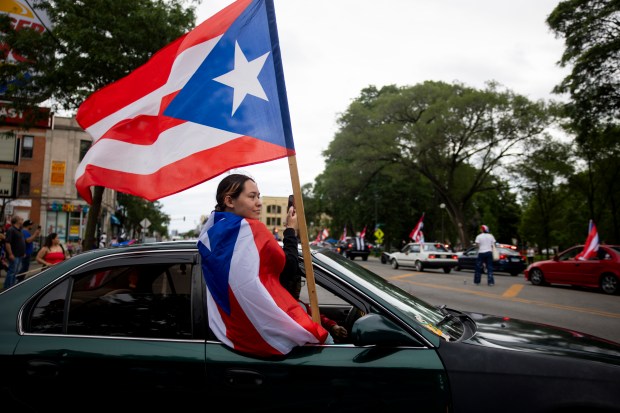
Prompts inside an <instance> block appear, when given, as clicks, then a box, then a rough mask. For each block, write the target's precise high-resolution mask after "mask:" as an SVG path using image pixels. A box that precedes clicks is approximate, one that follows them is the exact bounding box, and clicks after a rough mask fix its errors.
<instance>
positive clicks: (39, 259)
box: [37, 247, 49, 265]
mask: <svg viewBox="0 0 620 413" xmlns="http://www.w3.org/2000/svg"><path fill="white" fill-rule="evenodd" d="M48 252H49V249H48V248H47V247H41V249H40V250H39V252H38V253H37V262H38V263H39V264H41V265H49V264H48V263H47V262H46V261H45V260H44V259H43V258H44V257H45V255H46V254H47V253H48Z"/></svg>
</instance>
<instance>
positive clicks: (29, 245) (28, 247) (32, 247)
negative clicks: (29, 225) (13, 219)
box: [22, 228, 34, 257]
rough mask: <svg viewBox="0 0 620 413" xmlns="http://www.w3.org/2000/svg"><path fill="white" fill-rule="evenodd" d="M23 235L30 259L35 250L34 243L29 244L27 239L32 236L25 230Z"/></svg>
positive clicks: (27, 255) (23, 229)
mask: <svg viewBox="0 0 620 413" xmlns="http://www.w3.org/2000/svg"><path fill="white" fill-rule="evenodd" d="M22 233H23V234H24V241H26V257H30V256H31V255H32V251H33V250H34V242H28V241H27V239H28V238H30V237H31V236H32V234H31V233H30V231H28V230H27V229H25V228H22Z"/></svg>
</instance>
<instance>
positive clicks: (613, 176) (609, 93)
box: [547, 0, 620, 242]
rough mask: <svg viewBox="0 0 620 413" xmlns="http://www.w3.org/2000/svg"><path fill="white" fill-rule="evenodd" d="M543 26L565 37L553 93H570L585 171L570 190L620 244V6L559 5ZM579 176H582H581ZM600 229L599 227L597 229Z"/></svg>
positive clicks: (569, 110) (592, 1) (576, 1)
mask: <svg viewBox="0 0 620 413" xmlns="http://www.w3.org/2000/svg"><path fill="white" fill-rule="evenodd" d="M547 24H548V25H549V27H550V28H551V29H552V30H553V31H554V32H555V34H556V35H557V36H558V37H563V38H564V42H565V50H564V53H563V54H562V58H561V60H560V62H559V65H560V66H562V67H565V66H572V69H571V72H570V73H569V74H568V75H567V76H566V77H565V78H564V79H563V80H562V82H561V83H560V84H558V85H557V86H556V87H555V89H554V91H555V92H556V93H568V95H569V102H568V103H567V104H566V105H565V107H564V109H565V111H566V114H567V115H568V116H569V117H570V119H571V121H570V122H569V123H568V124H567V125H566V127H567V130H569V131H570V132H571V133H574V134H575V135H576V137H577V138H576V143H577V145H578V149H579V151H578V153H579V155H580V157H581V158H582V159H583V160H584V161H585V167H584V168H580V170H579V171H578V174H579V176H578V177H576V179H575V180H574V181H575V182H577V181H578V186H575V187H573V189H574V190H575V191H576V192H577V194H579V195H580V196H583V197H585V199H586V200H587V206H588V214H587V215H588V216H589V218H592V219H595V221H596V223H597V227H598V229H599V232H601V231H602V232H603V233H606V237H607V240H608V241H612V240H613V241H615V242H617V241H618V240H620V196H619V195H618V194H619V193H620V180H619V179H618V178H619V177H620V176H619V174H620V172H618V170H619V169H620V168H618V165H619V164H620V124H619V122H618V121H619V119H620V99H619V97H620V82H618V78H619V76H620V65H619V64H618V57H619V56H620V1H618V0H612V1H610V0H568V1H562V2H560V3H559V4H558V6H557V7H556V8H555V9H554V10H553V12H552V13H551V14H550V15H549V17H548V18H547ZM582 171H583V174H582ZM601 224H602V225H601Z"/></svg>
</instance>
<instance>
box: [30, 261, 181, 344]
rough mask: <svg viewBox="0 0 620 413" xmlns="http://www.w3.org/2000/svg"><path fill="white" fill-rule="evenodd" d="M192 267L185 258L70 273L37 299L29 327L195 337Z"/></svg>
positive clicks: (75, 332) (43, 330) (34, 330)
mask: <svg viewBox="0 0 620 413" xmlns="http://www.w3.org/2000/svg"><path fill="white" fill-rule="evenodd" d="M189 267H190V266H188V265H186V264H185V263H182V264H176V265H173V264H148V265H135V266H120V267H110V268H101V269H97V270H93V271H91V272H87V273H84V274H80V275H79V276H76V278H75V279H72V278H68V279H66V280H65V281H63V282H62V283H61V284H59V285H57V286H55V287H54V288H52V289H51V290H49V291H48V292H46V293H45V294H44V295H43V296H41V297H40V298H39V299H38V300H37V301H36V303H35V304H34V306H33V309H32V311H31V316H30V318H29V320H28V321H27V324H26V328H25V330H26V331H28V332H31V333H57V334H69V335H97V336H122V337H145V338H171V339H172V338H174V339H180V338H191V337H192V328H191V326H192V323H191V307H190V289H191V288H190V286H191V273H192V271H191V270H192V269H191V268H189ZM67 297H68V301H67ZM66 302H68V305H66ZM65 313H66V317H65ZM65 319H66V320H65Z"/></svg>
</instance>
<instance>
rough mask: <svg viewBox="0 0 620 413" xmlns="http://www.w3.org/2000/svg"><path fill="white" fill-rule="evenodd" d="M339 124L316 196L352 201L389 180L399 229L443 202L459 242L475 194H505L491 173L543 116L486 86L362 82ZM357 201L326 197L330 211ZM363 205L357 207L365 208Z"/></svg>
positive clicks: (542, 107)
mask: <svg viewBox="0 0 620 413" xmlns="http://www.w3.org/2000/svg"><path fill="white" fill-rule="evenodd" d="M339 122H340V130H339V131H338V132H337V134H336V136H335V138H334V140H333V141H332V142H331V143H330V145H329V147H328V149H327V150H326V151H325V153H324V155H325V156H326V169H325V172H324V173H323V174H322V176H321V180H320V182H322V184H321V185H318V189H320V190H322V191H323V192H322V194H323V196H327V197H328V198H330V199H332V200H334V201H337V200H338V199H351V200H356V201H357V200H358V199H360V195H362V194H365V195H366V196H367V197H368V196H371V197H372V193H368V189H369V188H374V189H373V191H374V192H377V193H379V191H381V189H382V188H384V187H385V185H386V181H388V179H389V180H391V181H392V182H397V183H396V186H402V187H403V188H404V189H405V192H406V194H401V191H398V190H397V191H396V192H395V193H396V194H397V199H395V201H396V204H397V205H399V207H400V208H401V210H400V211H401V212H400V215H401V216H405V217H407V219H408V220H411V221H409V223H408V224H407V225H404V227H405V228H412V227H413V226H414V225H415V221H417V218H416V219H415V221H413V218H412V217H413V216H415V215H417V216H419V215H420V214H421V212H423V211H424V210H425V209H426V208H428V209H429V211H430V215H431V216H432V214H433V213H437V212H436V211H435V210H437V206H438V205H439V204H440V203H444V204H445V205H446V211H447V213H448V216H449V220H450V222H451V223H452V228H454V229H456V231H457V232H458V234H457V238H458V240H459V241H460V242H461V243H462V245H463V246H467V245H469V242H470V239H471V237H470V232H471V230H472V229H473V228H477V226H478V225H479V224H480V223H481V222H477V223H475V224H473V223H472V224H470V223H469V222H468V218H467V217H468V216H472V212H473V211H474V209H475V205H474V200H475V198H476V197H478V200H480V197H479V195H480V194H481V193H484V192H492V191H495V192H497V193H505V191H506V190H507V188H508V187H507V186H506V183H505V182H504V181H503V180H500V179H497V178H496V176H495V175H494V173H497V174H499V173H501V172H502V170H503V168H504V166H505V164H506V163H507V162H508V161H511V160H514V159H516V158H518V157H519V156H520V154H521V149H522V147H523V146H524V145H526V144H527V143H528V142H529V141H531V140H533V139H537V138H538V137H539V136H540V135H541V134H542V133H543V131H544V130H545V128H546V127H548V126H549V124H550V122H551V117H550V115H549V110H548V108H547V105H546V104H544V103H543V102H531V101H529V100H528V99H526V98H525V97H523V96H519V95H517V94H514V93H512V92H510V91H502V90H500V89H499V86H498V85H497V84H494V83H489V84H488V86H487V88H486V89H484V90H476V89H473V88H470V87H466V86H464V85H462V84H459V83H454V84H447V83H444V82H431V81H427V82H424V83H421V84H418V85H415V86H411V87H400V88H399V87H396V86H393V85H391V86H386V87H384V88H382V89H376V88H375V87H372V86H371V87H368V88H366V89H364V90H363V91H362V93H361V95H360V97H359V98H358V99H356V100H355V101H354V102H353V103H352V104H351V105H350V107H349V109H348V110H347V111H346V112H345V113H344V114H343V115H342V117H341V118H340V121H339ZM394 178H397V179H394ZM392 187H393V186H392ZM431 188H432V190H430V189H431ZM421 189H426V190H421ZM381 193H382V196H387V195H386V193H385V192H384V191H382V192H381ZM407 194H408V195H407ZM414 194H415V195H414ZM422 194H424V195H422ZM400 195H403V197H401V196H400ZM412 198H417V199H412ZM403 201H406V203H405V204H404V205H403ZM336 204H338V205H339V208H341V210H340V211H339V210H337V209H336V208H338V207H337V206H336ZM358 205H361V204H359V203H358V202H355V203H353V205H348V206H346V207H345V206H344V205H342V204H341V203H338V202H334V205H332V208H333V209H334V210H333V213H334V216H341V215H342V212H344V210H345V209H346V210H349V211H350V210H351V209H353V210H355V208H356V207H357V206H358ZM371 205H372V203H370V205H368V203H367V205H366V206H365V208H364V210H365V211H367V212H368V211H372V210H373V209H372V208H371ZM416 205H418V206H417V207H415V206H416ZM403 207H404V208H405V212H409V211H406V209H408V208H412V207H413V209H415V210H416V211H417V214H416V213H412V214H409V213H405V214H403ZM383 208H385V205H382V210H384V209H383ZM411 212H414V211H411ZM397 213H398V212H397ZM353 215H354V216H359V215H360V213H358V214H355V213H354V214H353ZM428 215H429V213H428V212H427V216H428ZM435 222H437V221H435ZM425 229H427V228H426V227H425ZM401 231H402V230H401ZM434 232H435V234H437V233H438V231H437V230H436V228H435V231H434ZM434 238H436V239H438V238H439V237H438V236H437V235H435V237H434Z"/></svg>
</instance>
